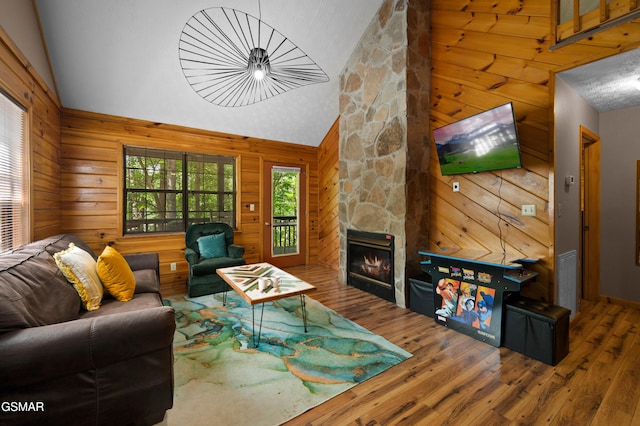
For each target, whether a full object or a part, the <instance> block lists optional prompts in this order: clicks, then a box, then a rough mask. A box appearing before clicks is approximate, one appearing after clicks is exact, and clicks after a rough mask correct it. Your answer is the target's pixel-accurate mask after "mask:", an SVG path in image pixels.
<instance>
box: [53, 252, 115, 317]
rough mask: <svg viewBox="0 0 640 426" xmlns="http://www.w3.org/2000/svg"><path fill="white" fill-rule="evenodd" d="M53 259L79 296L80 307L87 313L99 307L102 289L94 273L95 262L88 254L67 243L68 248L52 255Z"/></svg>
mask: <svg viewBox="0 0 640 426" xmlns="http://www.w3.org/2000/svg"><path fill="white" fill-rule="evenodd" d="M53 258H54V259H55V261H56V264H57V265H58V268H59V269H60V270H61V271H62V273H63V274H64V276H65V278H66V279H67V281H69V282H70V283H71V284H73V287H74V288H75V289H76V291H77V292H78V295H80V299H81V300H82V306H84V308H85V309H86V310H87V311H95V310H96V309H98V308H99V307H100V302H102V296H103V294H104V288H103V287H102V283H101V282H100V278H99V277H98V274H97V273H96V261H95V260H94V259H93V256H91V255H90V254H89V253H87V252H86V251H84V250H83V249H81V248H79V247H76V245H75V244H73V243H69V248H68V249H66V250H63V251H60V252H58V253H56V254H54V255H53Z"/></svg>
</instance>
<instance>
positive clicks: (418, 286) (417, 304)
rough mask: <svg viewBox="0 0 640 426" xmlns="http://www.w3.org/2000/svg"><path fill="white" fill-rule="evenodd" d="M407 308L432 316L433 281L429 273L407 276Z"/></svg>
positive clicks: (433, 310)
mask: <svg viewBox="0 0 640 426" xmlns="http://www.w3.org/2000/svg"><path fill="white" fill-rule="evenodd" d="M409 309H411V310H412V311H413V312H417V313H419V314H422V315H427V316H430V317H431V318H433V314H434V312H435V309H434V308H433V283H432V282H431V275H429V274H422V275H419V276H417V277H413V278H409Z"/></svg>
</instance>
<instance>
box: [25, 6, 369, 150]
mask: <svg viewBox="0 0 640 426" xmlns="http://www.w3.org/2000/svg"><path fill="white" fill-rule="evenodd" d="M381 4H382V0H348V1H343V0H322V1H316V0H265V1H262V2H260V0H208V1H202V0H190V1H175V0H118V1H103V0H83V1H74V0H36V6H37V11H38V14H39V17H40V21H41V26H42V30H43V33H44V38H45V42H46V46H47V50H48V53H49V57H50V61H51V64H52V68H53V73H54V76H55V79H56V84H57V88H58V91H59V96H60V99H61V102H62V105H63V106H64V107H66V108H73V109H80V110H85V111H92V112H98V113H104V114H112V115H119V116H125V117H131V118H138V119H143V120H149V121H154V122H161V123H167V124H177V125H181V126H188V127H195V128H200V129H205V130H213V131H217V132H223V133H231V134H237V135H243V136H252V137H258V138H264V139H270V140H277V141H284V142H293V143H299V144H304V145H311V146H318V145H319V144H320V142H322V139H323V138H324V136H325V135H326V133H327V131H328V130H329V128H330V127H331V125H332V124H333V123H334V121H335V120H336V118H337V117H338V113H339V111H338V97H339V75H340V72H341V71H342V70H343V68H344V66H345V64H346V62H347V60H348V59H349V57H350V55H351V53H352V51H353V49H354V47H355V46H356V44H357V43H358V42H359V41H360V39H361V38H362V36H363V33H364V31H365V29H366V28H367V26H368V25H369V23H370V22H371V20H372V18H373V17H374V15H375V13H376V12H377V10H378V8H379V7H380V5H381ZM214 7H225V8H232V9H236V10H238V11H241V12H244V13H246V14H248V15H250V16H252V17H255V18H261V19H262V21H263V22H264V23H266V24H268V25H269V26H270V27H272V28H274V29H275V30H277V31H278V32H279V33H281V34H282V35H283V36H285V37H287V38H288V39H289V40H290V41H291V42H292V43H293V44H294V45H295V46H297V47H298V48H299V49H300V50H301V51H303V52H304V53H305V54H306V55H307V56H308V57H309V58H311V60H312V61H314V62H315V63H316V64H317V65H318V66H319V67H320V68H322V70H323V71H324V72H325V73H326V74H327V76H328V77H329V81H327V82H322V83H316V84H310V85H306V86H303V87H300V88H296V89H293V90H290V91H287V92H285V93H282V94H279V95H277V96H273V97H271V98H269V99H267V100H264V101H261V102H257V103H254V104H251V105H247V106H240V107H223V106H218V105H215V104H213V103H211V102H209V101H207V100H206V99H204V98H203V97H202V96H201V95H199V94H198V93H196V91H195V90H194V89H193V88H192V86H191V85H190V84H189V81H188V80H187V78H186V76H185V72H184V71H183V68H182V67H181V62H180V54H179V43H180V37H181V33H182V31H183V29H184V28H185V25H186V23H187V22H188V21H189V20H190V19H191V17H192V16H193V15H195V14H196V13H198V12H199V11H201V10H205V9H210V8H214Z"/></svg>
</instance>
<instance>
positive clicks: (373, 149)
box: [338, 0, 430, 307]
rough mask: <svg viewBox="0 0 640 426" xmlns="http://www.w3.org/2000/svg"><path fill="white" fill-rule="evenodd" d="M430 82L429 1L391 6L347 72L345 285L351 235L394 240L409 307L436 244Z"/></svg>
mask: <svg viewBox="0 0 640 426" xmlns="http://www.w3.org/2000/svg"><path fill="white" fill-rule="evenodd" d="M429 76H430V61H429V2H428V1H413V0H385V1H384V3H383V4H382V6H381V7H380V10H379V11H378V14H377V16H376V17H374V19H373V20H372V22H371V24H370V25H369V27H368V29H367V31H365V34H364V35H363V37H362V40H361V42H360V44H359V46H357V47H356V49H355V50H354V52H353V54H352V56H351V58H350V59H349V62H348V63H347V65H346V67H345V69H344V70H343V72H342V74H341V81H340V90H341V93H340V147H339V149H340V152H339V173H340V179H339V182H340V199H339V203H338V204H339V222H340V281H341V282H342V283H343V284H347V283H348V276H347V269H348V264H347V263H348V260H349V259H348V258H349V253H348V247H347V231H348V230H355V231H362V232H369V233H379V234H385V235H390V236H393V239H394V246H395V250H394V252H393V265H394V268H393V277H392V281H393V282H392V288H391V291H392V292H393V294H394V298H393V300H395V302H396V304H398V305H399V306H401V307H406V306H407V303H406V301H407V300H406V297H407V296H406V293H407V292H405V282H408V278H409V277H410V276H412V275H415V274H418V273H419V272H420V256H419V255H418V250H419V249H422V248H426V247H427V245H428V232H429V209H428V207H429V153H430V140H429V135H428V131H429V119H428V113H429V102H428V99H429ZM374 294H375V293H374Z"/></svg>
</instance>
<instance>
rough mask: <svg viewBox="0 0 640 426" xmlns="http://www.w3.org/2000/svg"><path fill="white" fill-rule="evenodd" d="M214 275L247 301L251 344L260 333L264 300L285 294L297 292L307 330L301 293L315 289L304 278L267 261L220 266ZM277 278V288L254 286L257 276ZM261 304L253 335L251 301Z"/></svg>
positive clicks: (255, 344) (257, 340) (304, 303)
mask: <svg viewBox="0 0 640 426" xmlns="http://www.w3.org/2000/svg"><path fill="white" fill-rule="evenodd" d="M216 272H217V273H218V275H220V277H221V278H222V279H223V280H224V281H225V282H226V283H227V284H229V286H230V287H231V288H232V289H234V290H235V291H236V292H237V293H238V294H239V295H240V296H241V297H242V298H243V299H244V300H246V301H247V303H249V304H250V305H251V319H252V326H253V345H254V346H255V347H257V346H258V344H259V343H260V334H261V333H262V318H263V315H264V303H265V302H271V301H274V300H278V299H284V298H285V297H292V296H300V305H301V308H302V322H303V324H304V332H305V333H306V332H307V308H306V302H305V299H304V295H305V294H307V293H310V292H312V291H315V290H317V289H316V288H315V287H314V286H312V285H311V284H309V283H308V282H305V281H302V280H301V279H299V278H297V277H294V276H293V275H291V274H289V273H287V272H285V271H283V270H282V269H279V268H277V267H275V266H273V265H271V264H269V263H252V264H249V265H241V266H232V267H229V268H220V269H218V270H217V271H216ZM276 277H279V278H280V288H279V290H274V289H273V288H272V287H271V286H270V287H267V288H266V289H265V290H260V289H259V288H258V279H259V278H276ZM226 303H227V292H226V291H225V293H224V295H223V304H225V305H226ZM259 303H260V304H262V312H261V314H260V325H259V327H258V336H257V338H256V328H255V322H256V321H255V305H257V304H259Z"/></svg>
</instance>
